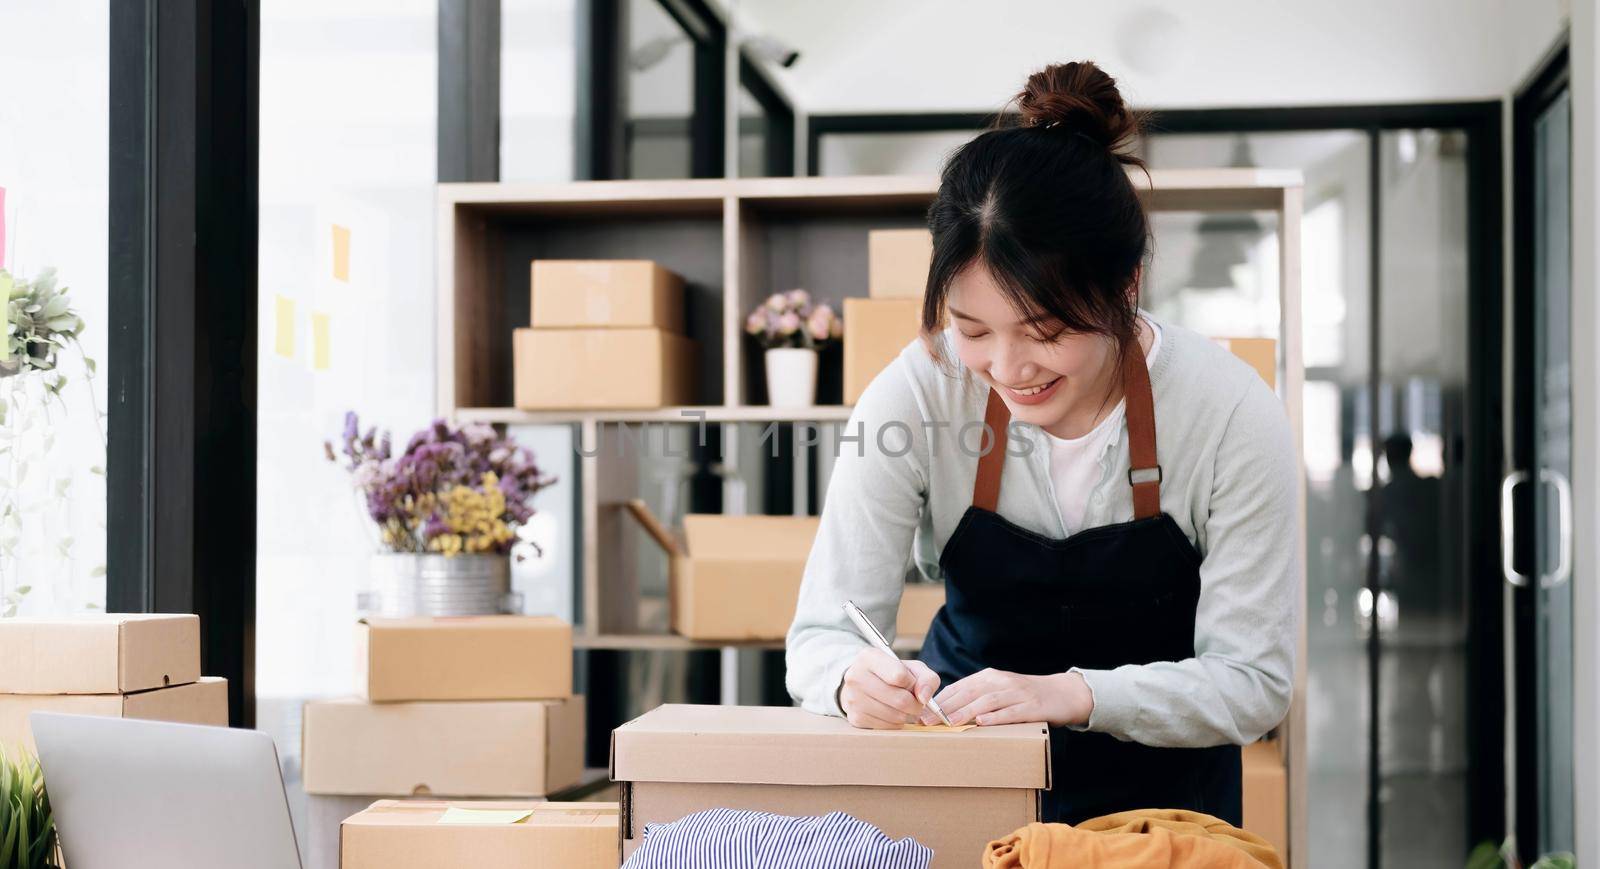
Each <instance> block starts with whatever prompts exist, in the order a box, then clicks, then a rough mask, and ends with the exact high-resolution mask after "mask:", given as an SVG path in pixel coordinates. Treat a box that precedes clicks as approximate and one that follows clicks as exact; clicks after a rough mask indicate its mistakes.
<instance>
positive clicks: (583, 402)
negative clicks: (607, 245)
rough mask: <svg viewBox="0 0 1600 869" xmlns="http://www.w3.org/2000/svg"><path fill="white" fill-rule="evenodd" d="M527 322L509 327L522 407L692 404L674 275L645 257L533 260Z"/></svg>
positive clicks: (679, 288) (690, 368) (689, 349)
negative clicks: (521, 326) (512, 329)
mask: <svg viewBox="0 0 1600 869" xmlns="http://www.w3.org/2000/svg"><path fill="white" fill-rule="evenodd" d="M532 278H533V290H532V305H531V310H532V312H533V316H532V318H531V320H532V323H531V328H524V329H517V330H516V334H515V335H514V336H513V340H512V355H513V357H514V359H515V365H516V376H515V386H514V391H515V403H516V406H517V407H519V408H522V409H524V410H553V409H567V408H581V409H606V408H651V407H663V406H667V405H678V404H691V403H693V386H694V364H695V343H694V342H693V341H691V340H689V339H688V338H686V337H684V316H683V310H684V308H683V279H682V278H681V277H679V276H677V275H675V274H673V273H672V272H670V271H667V270H666V269H664V268H662V267H661V266H660V265H658V264H656V263H654V262H651V261H649V260H535V261H534V263H533V267H532Z"/></svg>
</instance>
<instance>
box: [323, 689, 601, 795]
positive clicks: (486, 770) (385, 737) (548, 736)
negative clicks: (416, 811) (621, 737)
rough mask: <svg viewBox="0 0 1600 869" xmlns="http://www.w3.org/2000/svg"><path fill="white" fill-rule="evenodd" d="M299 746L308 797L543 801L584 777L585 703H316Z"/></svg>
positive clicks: (549, 701) (575, 697)
mask: <svg viewBox="0 0 1600 869" xmlns="http://www.w3.org/2000/svg"><path fill="white" fill-rule="evenodd" d="M300 739H301V745H300V758H301V780H302V782H303V783H304V785H305V791H306V793H308V794H376V795H378V796H385V797H407V796H416V795H425V794H426V795H432V796H436V797H486V796H492V797H542V796H544V795H545V794H547V793H550V792H551V791H556V790H560V789H561V788H565V787H571V786H572V785H575V784H577V783H578V782H579V780H580V779H581V778H582V777H583V698H582V697H578V696H574V697H572V698H570V699H568V700H482V701H480V700H468V701H459V702H444V703H434V702H423V703H367V702H365V701H363V700H357V699H353V698H351V699H341V700H321V701H311V702H309V703H307V704H306V705H305V710H304V716H303V718H302V720H301V727H300Z"/></svg>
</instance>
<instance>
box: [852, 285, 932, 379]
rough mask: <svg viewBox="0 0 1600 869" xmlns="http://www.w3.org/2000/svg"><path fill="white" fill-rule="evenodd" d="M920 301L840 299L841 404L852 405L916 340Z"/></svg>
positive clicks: (920, 312)
mask: <svg viewBox="0 0 1600 869" xmlns="http://www.w3.org/2000/svg"><path fill="white" fill-rule="evenodd" d="M921 318H922V300H920V299H845V300H844V403H845V404H855V403H856V400H857V399H859V398H860V397H861V393H862V392H864V391H866V388H867V384H869V383H871V382H872V378H874V377H877V376H878V372H880V371H882V370H883V369H884V367H885V366H887V365H888V364H889V363H890V362H893V361H894V358H895V357H896V356H899V355H900V351H901V350H904V349H905V347H906V345H907V344H910V343H911V341H912V340H913V339H915V338H916V337H917V332H918V330H919V329H921V326H922V320H921Z"/></svg>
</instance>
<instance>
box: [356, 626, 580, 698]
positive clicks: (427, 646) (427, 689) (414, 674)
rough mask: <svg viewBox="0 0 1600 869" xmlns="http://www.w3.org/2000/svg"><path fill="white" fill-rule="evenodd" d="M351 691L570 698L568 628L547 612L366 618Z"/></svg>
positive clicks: (395, 695) (426, 695)
mask: <svg viewBox="0 0 1600 869" xmlns="http://www.w3.org/2000/svg"><path fill="white" fill-rule="evenodd" d="M356 680H357V683H358V686H359V687H358V688H357V690H358V691H360V692H361V693H362V694H364V695H365V696H366V698H367V699H368V700H373V701H385V702H388V701H401V700H560V699H563V698H566V697H571V696H572V626H571V625H569V624H567V623H566V622H564V621H562V620H560V619H558V618H553V617H550V616H470V617H464V618H413V619H365V620H363V621H362V622H360V623H358V624H357V625H356Z"/></svg>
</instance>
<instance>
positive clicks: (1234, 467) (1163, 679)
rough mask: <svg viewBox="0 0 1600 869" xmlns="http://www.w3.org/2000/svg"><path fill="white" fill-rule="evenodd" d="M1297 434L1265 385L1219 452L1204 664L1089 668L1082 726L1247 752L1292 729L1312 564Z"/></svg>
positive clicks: (1207, 564) (1239, 410) (1203, 621)
mask: <svg viewBox="0 0 1600 869" xmlns="http://www.w3.org/2000/svg"><path fill="white" fill-rule="evenodd" d="M1297 473H1298V471H1297V465H1296V462H1295V451H1294V440H1293V434H1292V432H1291V429H1290V427H1289V422H1288V418H1287V416H1286V415H1285V413H1284V409H1283V405H1282V403H1281V402H1279V401H1278V399H1277V397H1276V396H1275V395H1274V394H1273V393H1272V392H1271V391H1270V390H1268V389H1266V388H1265V385H1264V384H1259V383H1258V384H1253V385H1252V386H1251V388H1249V389H1247V390H1246V392H1245V395H1244V397H1243V398H1242V399H1241V400H1240V401H1239V403H1238V405H1237V406H1236V407H1235V408H1234V411H1233V414H1232V416H1231V418H1230V419H1229V421H1228V424H1227V427H1226V428H1225V430H1224V432H1223V435H1222V438H1221V441H1220V443H1219V445H1218V447H1217V454H1216V463H1215V473H1214V475H1213V477H1212V481H1211V492H1210V503H1209V505H1208V507H1209V511H1208V514H1206V515H1204V516H1203V525H1202V527H1203V536H1202V539H1203V540H1204V541H1205V554H1204V558H1203V559H1202V561H1201V565H1200V588H1201V590H1200V602H1199V607H1198V610H1197V613H1196V617H1195V642H1194V646H1195V656H1194V657H1193V658H1189V659H1187V660H1183V661H1175V662H1157V663H1152V664H1144V665H1128V666H1123V667H1117V668H1116V669H1113V670H1078V669H1076V668H1075V671H1076V672H1079V673H1082V674H1083V677H1084V680H1085V681H1086V682H1087V683H1088V685H1089V689H1090V691H1091V692H1092V693H1093V695H1094V711H1093V712H1092V713H1091V715H1090V717H1089V721H1088V724H1087V725H1086V726H1085V727H1082V728H1079V729H1087V730H1094V731H1100V732H1104V733H1110V734H1112V735H1113V736H1116V737H1117V738H1119V739H1123V740H1132V741H1136V742H1140V743H1143V744H1145V745H1153V746H1169V747H1202V746H1210V745H1224V744H1230V743H1231V744H1237V745H1244V744H1248V743H1250V742H1254V741H1255V740H1257V739H1260V738H1261V737H1262V736H1264V735H1265V734H1266V733H1267V731H1269V730H1271V729H1272V728H1273V727H1275V726H1276V725H1277V724H1278V723H1279V722H1280V721H1282V720H1283V717H1284V715H1285V714H1287V712H1288V709H1289V700H1290V695H1291V692H1292V690H1293V685H1294V656H1295V632H1294V627H1295V625H1294V620H1295V608H1294V595H1295V593H1296V588H1297V578H1298V577H1299V575H1300V570H1301V565H1300V556H1299V531H1298V517H1299V515H1300V503H1299V485H1298V480H1297V479H1296V475H1297Z"/></svg>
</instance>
